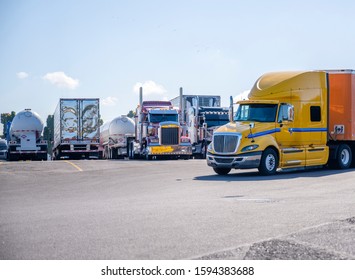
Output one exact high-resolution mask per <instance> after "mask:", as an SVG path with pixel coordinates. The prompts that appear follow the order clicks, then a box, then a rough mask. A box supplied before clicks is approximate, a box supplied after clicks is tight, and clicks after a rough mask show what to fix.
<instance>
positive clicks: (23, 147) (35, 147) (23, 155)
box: [7, 109, 48, 160]
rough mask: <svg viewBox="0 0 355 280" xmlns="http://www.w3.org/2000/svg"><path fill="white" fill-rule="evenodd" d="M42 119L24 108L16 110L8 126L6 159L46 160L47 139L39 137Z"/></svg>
mask: <svg viewBox="0 0 355 280" xmlns="http://www.w3.org/2000/svg"><path fill="white" fill-rule="evenodd" d="M42 132H43V121H42V120H41V118H40V116H39V115H38V114H37V113H36V112H33V111H31V109H25V110H23V111H21V112H18V113H17V114H16V115H15V117H14V119H13V120H12V123H11V126H10V141H9V144H8V153H7V155H8V160H20V159H31V160H47V148H48V146H47V141H45V140H43V139H42V138H41V136H42Z"/></svg>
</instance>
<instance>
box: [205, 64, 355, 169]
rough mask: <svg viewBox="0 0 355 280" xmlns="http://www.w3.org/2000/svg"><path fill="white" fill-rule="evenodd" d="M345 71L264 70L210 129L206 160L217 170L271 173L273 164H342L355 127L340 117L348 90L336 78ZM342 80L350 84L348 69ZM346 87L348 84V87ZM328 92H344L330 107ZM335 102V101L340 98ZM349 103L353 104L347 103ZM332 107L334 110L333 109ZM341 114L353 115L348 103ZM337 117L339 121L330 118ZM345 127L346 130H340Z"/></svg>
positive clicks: (347, 156)
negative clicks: (224, 120) (225, 119)
mask: <svg viewBox="0 0 355 280" xmlns="http://www.w3.org/2000/svg"><path fill="white" fill-rule="evenodd" d="M348 72H349V71H312V72H281V73H270V74H266V75H264V76H262V77H261V78H259V79H258V80H257V82H256V83H255V85H254V87H253V89H252V90H251V92H250V94H249V100H246V101H241V102H238V104H239V108H238V111H237V112H236V114H235V116H234V118H233V119H231V122H230V123H229V124H227V125H225V126H223V127H221V128H220V129H218V130H217V131H216V132H215V133H214V137H213V141H212V143H211V144H210V145H209V147H208V154H207V164H208V165H209V166H211V167H213V169H214V171H215V172H216V173H217V174H220V175H225V174H228V173H229V172H230V170H231V169H232V168H235V169H247V168H258V169H259V172H260V173H261V174H262V175H272V174H275V173H276V170H277V168H282V169H300V168H302V169H304V168H308V167H316V166H324V165H326V164H327V163H328V164H329V165H330V166H334V167H337V168H341V169H344V168H348V167H349V166H350V164H351V162H352V151H353V150H354V140H355V139H354V137H355V134H352V135H354V136H352V135H350V134H348V135H344V131H345V130H347V131H349V130H350V131H355V129H354V124H353V123H352V122H346V120H344V121H341V117H339V116H336V115H337V114H341V113H342V114H345V113H344V112H347V111H346V110H344V107H345V104H348V103H351V102H352V104H354V101H355V97H354V96H355V92H354V91H355V88H354V90H349V87H348V88H347V89H344V86H343V85H344V84H345V85H346V84H347V83H346V82H344V81H343V82H342V83H339V82H337V81H338V80H339V79H343V78H344V77H343V75H347V74H348V76H349V73H348ZM350 74H351V78H350V79H348V83H350V84H351V85H352V84H354V85H355V82H354V81H355V79H354V75H353V73H352V71H351V73H350ZM350 89H352V87H350ZM334 96H338V97H339V96H346V98H344V100H346V102H343V103H342V104H340V105H339V102H338V103H337V106H335V107H334V106H333V104H334V99H335V100H338V98H334ZM340 103H341V102H340ZM353 106H354V105H353ZM334 108H335V109H334ZM348 110H350V111H351V112H350V113H349V112H347V113H346V114H350V115H351V114H353V115H354V114H355V113H354V112H353V111H354V110H353V109H352V108H349V109H348ZM334 122H339V123H336V124H335V123H334ZM345 127H346V129H345Z"/></svg>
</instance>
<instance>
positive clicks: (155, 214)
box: [0, 160, 355, 260]
mask: <svg viewBox="0 0 355 280" xmlns="http://www.w3.org/2000/svg"><path fill="white" fill-rule="evenodd" d="M354 181H355V170H354V169H349V170H346V171H339V170H328V169H322V170H313V171H307V172H291V173H278V174H277V175H275V176H270V177H264V176H260V175H258V172H257V170H256V169H255V170H247V171H240V170H236V171H232V172H231V173H230V174H229V175H227V176H218V175H216V174H215V173H214V172H213V170H212V169H211V168H209V167H208V166H207V165H206V162H205V161H204V160H175V161H139V160H100V161H95V160H82V161H72V160H69V161H47V162H31V161H23V162H6V161H0V259H10V260H11V259H83V260H86V259H126V260H131V259H133V260H134V259H137V260H140V259H355V244H354V242H353V240H355V187H354Z"/></svg>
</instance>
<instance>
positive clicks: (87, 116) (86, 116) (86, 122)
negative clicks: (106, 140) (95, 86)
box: [79, 99, 99, 140]
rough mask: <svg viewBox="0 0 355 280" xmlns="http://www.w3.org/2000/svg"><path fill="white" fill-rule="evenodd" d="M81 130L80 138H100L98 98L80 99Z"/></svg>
mask: <svg viewBox="0 0 355 280" xmlns="http://www.w3.org/2000/svg"><path fill="white" fill-rule="evenodd" d="M79 131H80V133H79V136H80V140H85V139H89V140H92V139H93V138H96V139H99V100H98V99H91V100H90V99H87V100H85V99H84V100H81V101H80V118H79Z"/></svg>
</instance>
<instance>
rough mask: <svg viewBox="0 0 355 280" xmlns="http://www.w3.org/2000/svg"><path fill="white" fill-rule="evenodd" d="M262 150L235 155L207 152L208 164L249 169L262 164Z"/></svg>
mask: <svg viewBox="0 0 355 280" xmlns="http://www.w3.org/2000/svg"><path fill="white" fill-rule="evenodd" d="M261 154H262V152H261V151H260V152H251V153H245V154H239V155H234V156H222V155H216V154H210V153H208V154H207V157H206V158H207V165H208V166H212V167H221V168H236V169H248V168H257V167H259V165H260V160H261Z"/></svg>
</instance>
